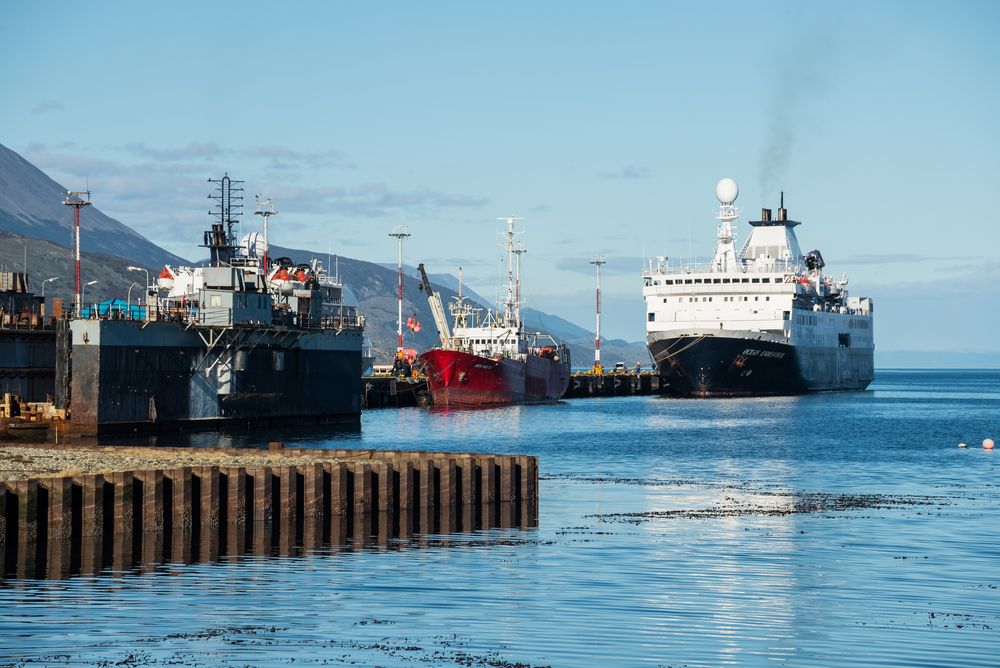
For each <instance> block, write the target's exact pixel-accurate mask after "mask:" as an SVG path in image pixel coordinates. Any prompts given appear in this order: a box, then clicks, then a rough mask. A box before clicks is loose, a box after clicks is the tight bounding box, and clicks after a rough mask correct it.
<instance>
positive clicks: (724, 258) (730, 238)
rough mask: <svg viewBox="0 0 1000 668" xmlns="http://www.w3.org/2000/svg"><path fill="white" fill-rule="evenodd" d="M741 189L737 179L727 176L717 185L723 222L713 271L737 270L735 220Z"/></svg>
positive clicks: (719, 216)
mask: <svg viewBox="0 0 1000 668" xmlns="http://www.w3.org/2000/svg"><path fill="white" fill-rule="evenodd" d="M739 193H740V189H739V187H738V186H737V185H736V181H734V180H733V179H730V178H725V179H722V180H721V181H719V183H718V184H717V185H716V186H715V196H716V197H717V198H718V199H719V204H720V207H719V215H718V216H716V218H717V219H718V220H721V221H722V223H721V224H720V225H719V230H718V233H717V242H716V245H715V257H714V258H712V269H711V270H712V271H713V272H722V273H727V272H730V271H735V270H736V232H735V231H734V230H733V221H734V220H736V219H737V218H739V216H740V211H739V209H737V208H736V206H735V205H734V202H735V201H736V197H737V196H738V195H739Z"/></svg>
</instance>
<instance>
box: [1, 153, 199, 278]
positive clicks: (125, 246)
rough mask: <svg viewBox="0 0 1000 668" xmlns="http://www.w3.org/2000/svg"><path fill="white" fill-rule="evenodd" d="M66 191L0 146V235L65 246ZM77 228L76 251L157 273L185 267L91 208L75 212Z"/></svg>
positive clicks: (68, 230)
mask: <svg viewBox="0 0 1000 668" xmlns="http://www.w3.org/2000/svg"><path fill="white" fill-rule="evenodd" d="M74 189H78V188H74ZM66 190H67V189H66V188H65V187H64V186H62V185H60V184H58V183H56V182H55V181H53V180H52V179H50V178H49V177H48V176H46V175H45V173H44V172H43V171H42V170H40V169H38V168H37V167H35V166H34V165H32V164H31V163H30V162H28V161H27V160H25V159H24V158H22V157H21V156H20V155H18V154H17V153H15V152H14V151H12V150H10V149H9V148H7V147H6V146H4V145H2V144H0V230H2V231H6V232H11V233H13V234H17V235H21V236H26V237H34V238H36V239H45V240H46V241H51V242H52V243H55V244H58V245H60V246H69V245H71V243H72V239H73V236H72V228H73V212H72V210H71V209H70V207H68V206H66V205H65V204H63V200H64V199H65V197H66ZM80 226H81V228H82V229H83V230H84V231H85V233H83V234H81V235H80V249H81V250H82V251H90V252H95V253H105V254H109V255H117V256H118V257H122V258H128V259H129V260H130V261H131V262H132V263H135V264H139V265H141V266H144V267H147V268H149V269H154V268H155V269H156V270H157V271H159V269H160V268H161V267H162V266H163V265H165V264H184V263H185V262H186V261H185V260H184V259H183V258H181V257H178V256H176V255H174V254H173V253H169V252H167V251H165V250H164V249H162V248H160V247H159V246H157V245H156V244H154V243H153V242H152V241H150V240H149V239H147V238H146V237H144V236H142V235H141V234H139V233H138V232H136V231H135V230H133V229H132V228H130V227H128V226H127V225H124V224H122V223H120V222H118V221H117V220H115V219H114V218H110V217H108V216H106V215H105V214H103V213H101V211H100V210H99V209H98V208H97V207H95V206H87V207H84V208H83V209H81V211H80Z"/></svg>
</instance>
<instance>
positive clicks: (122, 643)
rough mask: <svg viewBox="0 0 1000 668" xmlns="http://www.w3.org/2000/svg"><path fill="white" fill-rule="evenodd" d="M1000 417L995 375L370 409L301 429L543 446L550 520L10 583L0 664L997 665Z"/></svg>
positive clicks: (423, 442) (0, 606)
mask: <svg viewBox="0 0 1000 668" xmlns="http://www.w3.org/2000/svg"><path fill="white" fill-rule="evenodd" d="M987 436H990V437H993V438H998V437H1000V372H995V371H989V372H968V371H961V372H959V371H955V372H914V371H906V372H903V371H881V372H879V373H878V376H877V379H876V383H875V384H874V385H873V386H872V388H871V390H870V391H868V392H863V393H852V394H834V395H814V396H805V397H796V398H779V399H751V400H696V401H683V400H667V399H659V398H645V397H637V398H620V399H590V400H575V401H568V402H564V403H562V404H559V405H555V406H543V407H511V408H505V409H497V410H484V411H427V410H421V409H413V410H385V411H373V412H369V413H366V414H365V415H364V418H363V429H362V433H361V434H360V435H347V436H340V437H333V438H330V437H325V438H323V439H316V438H312V439H309V438H306V439H305V440H304V442H305V443H307V444H309V445H313V446H315V447H323V446H336V447H343V446H344V444H345V443H347V444H348V445H355V446H358V447H375V448H383V447H384V448H427V449H434V450H456V451H469V450H474V451H493V452H523V453H532V454H538V455H539V456H540V465H541V476H542V480H541V485H540V492H541V507H540V518H539V526H538V528H537V529H529V530H517V529H504V530H493V531H485V532H479V533H466V534H458V535H448V536H425V537H420V538H418V539H414V540H408V541H405V542H401V543H400V544H396V545H391V546H389V547H384V546H383V547H379V548H364V549H356V550H347V551H344V550H338V549H330V550H321V551H319V552H314V553H311V554H307V555H304V556H300V557H284V558H281V557H270V558H264V557H241V558H239V559H234V560H232V561H228V562H227V561H222V562H220V563H207V564H204V563H203V564H187V565H185V564H166V565H163V566H161V567H158V568H155V569H152V570H149V571H147V572H143V573H141V574H134V573H114V572H107V573H103V574H101V575H98V576H79V577H75V578H71V579H69V580H63V581H33V580H11V581H8V582H6V583H3V584H2V585H0V664H3V663H7V664H15V665H17V664H21V663H23V664H25V665H73V666H108V665H206V664H210V665H232V666H242V665H255V666H256V665H381V666H388V665H412V664H421V665H463V666H515V665H530V666H539V665H552V666H593V665H629V666H633V665H634V666H661V665H662V666H666V665H670V666H720V665H758V666H763V665H768V666H771V665H792V666H818V665H822V666H829V665H838V666H839V665H851V666H987V665H990V666H996V665H998V664H1000V487H998V485H1000V452H998V453H988V452H984V451H983V450H982V448H981V447H980V445H979V444H980V443H981V441H982V439H983V438H984V437H987ZM959 441H965V442H967V443H969V444H970V447H969V448H968V449H965V450H962V449H959V448H957V447H956V445H957V444H958V442H959Z"/></svg>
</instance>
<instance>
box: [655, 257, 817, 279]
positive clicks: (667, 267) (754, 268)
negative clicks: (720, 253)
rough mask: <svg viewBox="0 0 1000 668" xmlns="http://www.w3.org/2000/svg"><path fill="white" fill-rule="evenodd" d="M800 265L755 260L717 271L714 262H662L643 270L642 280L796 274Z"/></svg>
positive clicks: (793, 262)
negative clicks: (682, 276) (696, 276)
mask: <svg viewBox="0 0 1000 668" xmlns="http://www.w3.org/2000/svg"><path fill="white" fill-rule="evenodd" d="M801 269H802V265H801V263H799V262H796V261H794V260H777V259H775V260H769V261H767V262H765V261H764V260H755V261H752V262H745V263H744V262H741V263H737V265H736V267H735V268H734V269H732V270H730V271H719V270H718V268H717V265H716V264H715V263H714V262H689V263H684V264H677V265H672V264H670V263H669V262H662V263H659V264H656V265H653V266H650V267H647V268H646V269H644V270H643V272H642V275H643V278H647V279H650V278H654V277H656V276H677V275H684V274H748V273H769V274H770V273H785V274H798V273H799V272H800V270H801Z"/></svg>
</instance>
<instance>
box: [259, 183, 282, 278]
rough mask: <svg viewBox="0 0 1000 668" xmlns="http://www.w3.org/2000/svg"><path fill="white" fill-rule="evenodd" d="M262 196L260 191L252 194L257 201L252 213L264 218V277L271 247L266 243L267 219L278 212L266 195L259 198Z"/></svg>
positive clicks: (265, 276)
mask: <svg viewBox="0 0 1000 668" xmlns="http://www.w3.org/2000/svg"><path fill="white" fill-rule="evenodd" d="M262 197H263V195H261V194H260V193H258V194H256V195H254V199H255V200H256V202H257V208H256V209H255V210H254V212H253V213H254V215H255V216H260V217H261V218H263V219H264V260H263V267H264V278H265V279H266V278H267V270H268V264H267V253H268V251H269V250H270V249H271V247H270V246H269V245H268V243H267V219H268V218H270V217H271V216H276V215H277V214H278V212H277V211H275V210H274V204H272V203H271V198H270V197H268V198H267V199H261V198H262Z"/></svg>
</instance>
